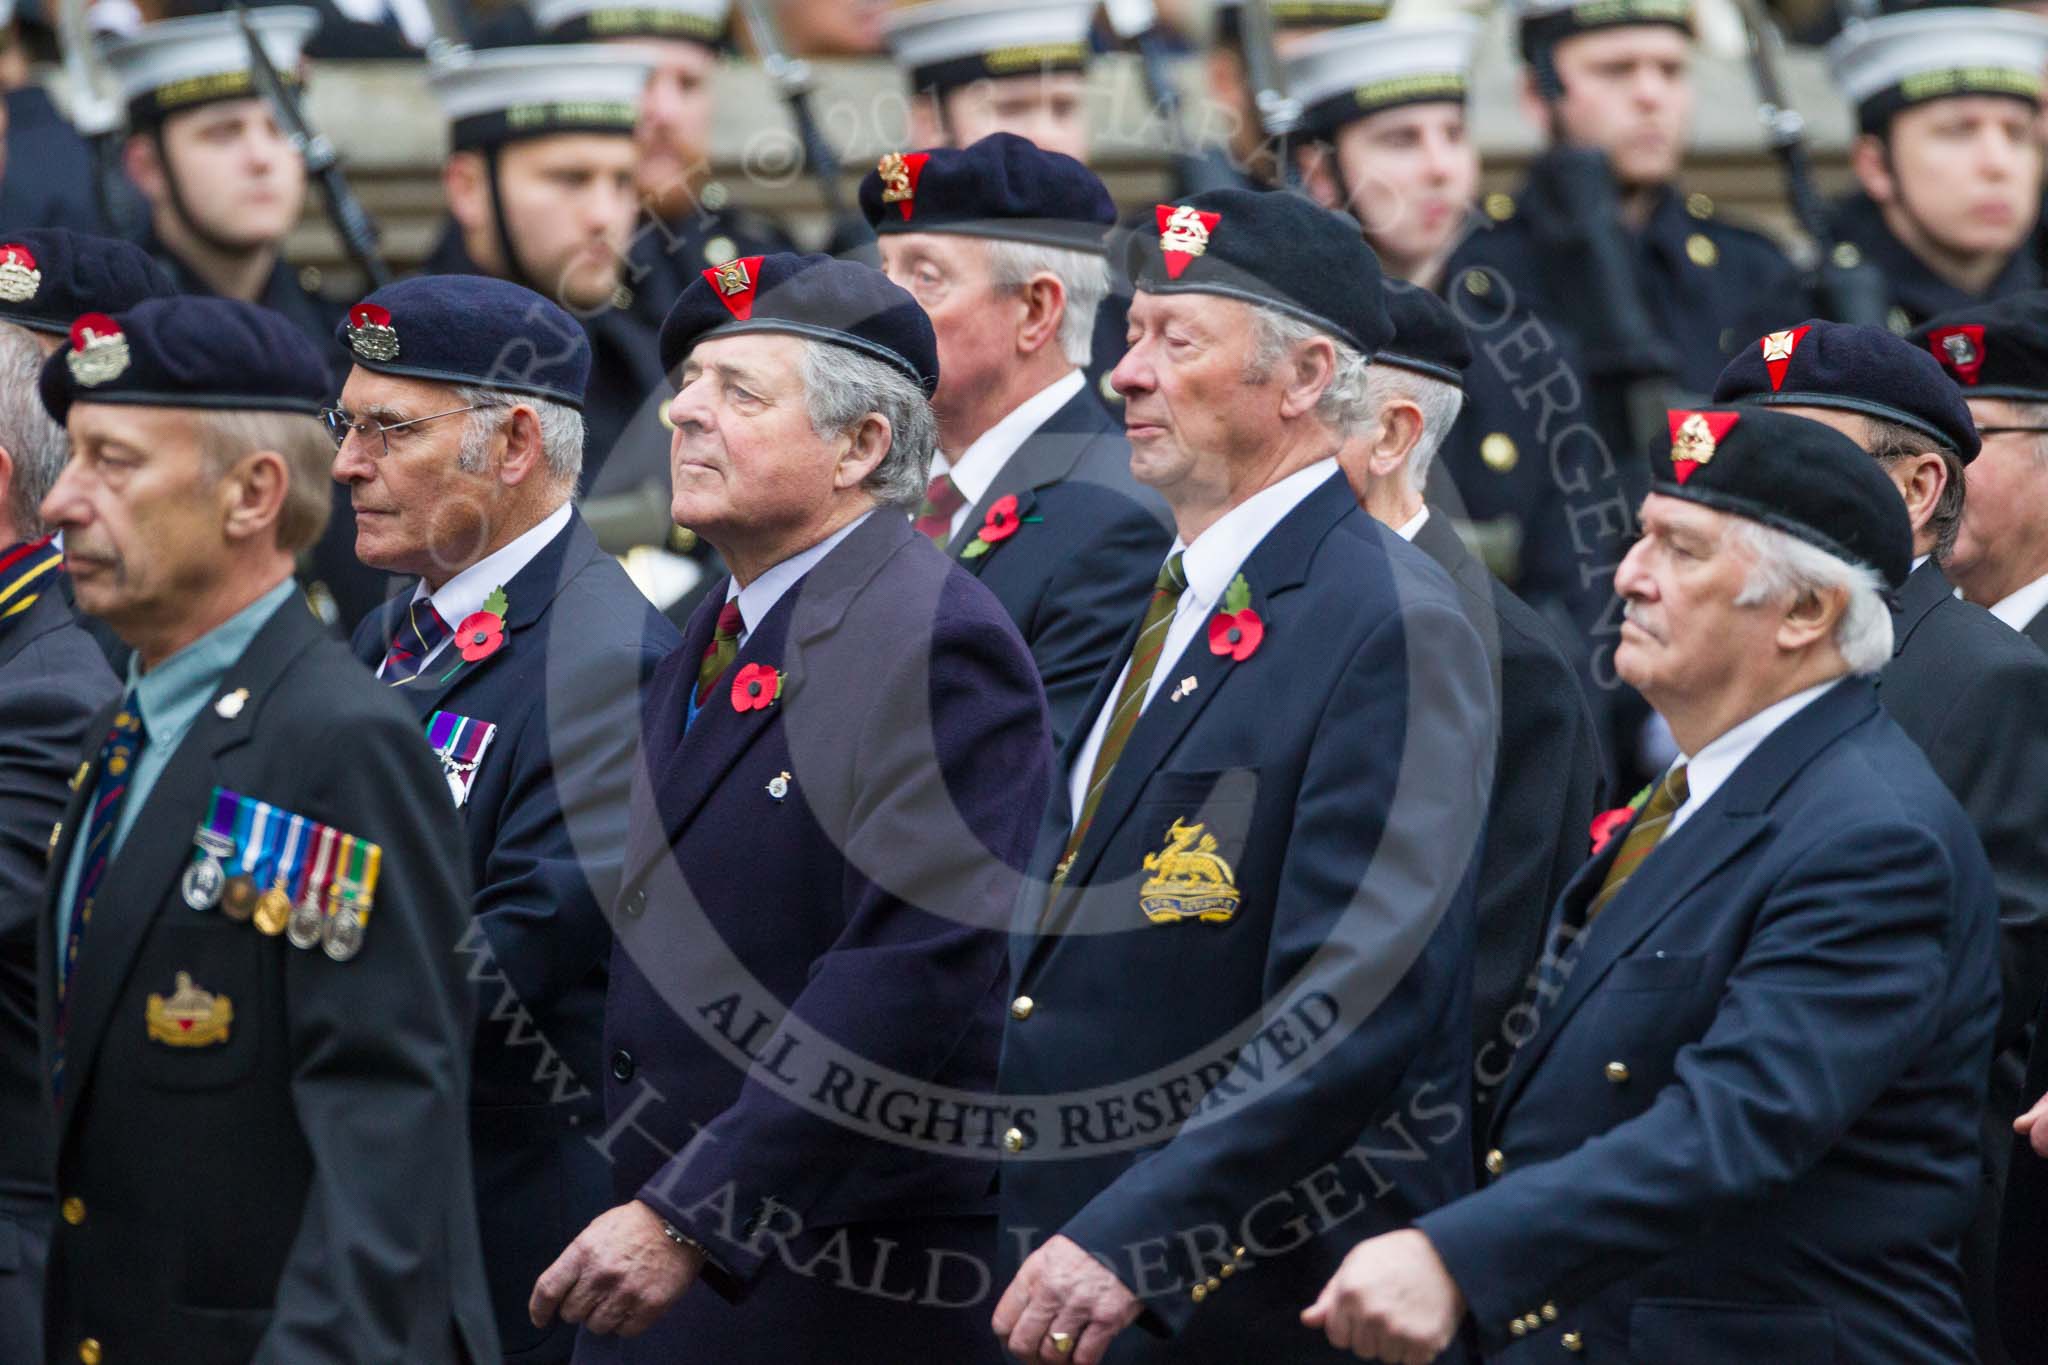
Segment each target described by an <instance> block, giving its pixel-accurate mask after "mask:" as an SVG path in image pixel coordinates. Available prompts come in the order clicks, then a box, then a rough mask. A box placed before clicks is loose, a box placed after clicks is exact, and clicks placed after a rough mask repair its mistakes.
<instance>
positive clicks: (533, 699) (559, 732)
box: [355, 514, 677, 1362]
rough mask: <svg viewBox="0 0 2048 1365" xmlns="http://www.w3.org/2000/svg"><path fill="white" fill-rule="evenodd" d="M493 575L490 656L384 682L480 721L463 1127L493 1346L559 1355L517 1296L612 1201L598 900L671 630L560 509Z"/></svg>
mask: <svg viewBox="0 0 2048 1365" xmlns="http://www.w3.org/2000/svg"><path fill="white" fill-rule="evenodd" d="M504 589H505V597H506V603H507V611H506V617H505V625H506V629H505V637H504V643H503V644H502V645H501V646H499V648H498V650H497V651H496V652H495V653H493V654H491V655H489V656H487V657H486V658H483V659H480V660H478V661H477V662H475V663H463V662H462V661H461V660H460V657H459V656H458V654H457V653H456V649H455V646H454V645H453V644H451V645H450V646H449V647H448V648H447V649H445V650H443V651H442V652H441V654H440V655H438V656H436V657H435V658H434V659H433V660H432V661H431V662H430V663H429V664H428V665H427V667H426V668H425V669H424V670H422V671H421V673H420V675H419V677H417V678H416V679H414V680H413V681H412V682H410V683H406V684H404V685H401V686H398V687H395V688H392V689H391V690H392V692H393V693H394V694H395V695H396V696H398V697H399V698H401V699H402V700H404V701H406V702H407V703H409V704H410V706H411V707H412V709H413V711H414V712H415V713H416V714H417V715H418V716H419V718H420V722H421V725H422V726H423V727H424V725H425V724H426V722H427V720H428V719H429V718H430V717H431V716H432V715H433V713H434V712H436V711H452V712H454V713H456V714H457V715H461V716H467V717H469V718H471V719H473V720H479V721H484V722H487V723H489V724H491V725H495V726H496V727H497V733H496V734H495V735H494V736H493V737H492V739H491V742H490V747H489V748H487V749H486V750H485V751H484V754H483V758H482V760H481V761H480V762H479V764H478V765H477V768H476V770H475V773H474V776H473V780H472V783H471V786H470V789H469V795H468V799H467V800H466V801H465V802H464V804H463V806H462V809H461V815H462V820H463V826H464V831H463V832H464V835H465V837H466V839H467V842H468V850H467V857H466V859H465V861H466V862H467V865H468V868H469V875H470V879H471V881H472V882H473V883H474V884H475V886H476V897H475V900H474V901H473V902H472V908H473V911H474V914H475V929H476V930H480V931H481V932H480V933H476V932H472V934H471V935H470V936H469V937H468V938H467V939H466V940H465V943H464V955H465V959H466V961H465V966H466V967H467V970H468V976H469V979H470V980H471V981H472V982H473V983H474V985H475V988H476V990H477V993H478V999H477V1021H478V1023H477V1035H476V1043H475V1052H474V1057H473V1059H472V1063H471V1065H472V1087H473V1088H472V1093H471V1096H470V1105H471V1107H470V1140H471V1142H472V1144H473V1146H474V1148H475V1164H476V1176H477V1203H478V1209H479V1213H480V1216H481V1218H482V1220H483V1229H484V1242H483V1244H484V1258H485V1259H484V1267H485V1270H486V1271H487V1272H488V1275H489V1279H490V1285H491V1298H492V1302H493V1304H494V1305H495V1308H496V1312H497V1317H498V1331H499V1334H500V1336H501V1337H502V1338H503V1343H504V1348H505V1352H506V1355H507V1358H508V1359H513V1360H518V1361H521V1362H538V1361H561V1360H567V1359H568V1358H569V1353H570V1351H571V1349H572V1348H573V1346H574V1343H575V1335H576V1334H575V1328H574V1327H573V1326H571V1325H568V1324H563V1323H560V1322H559V1321H558V1322H557V1323H555V1324H553V1325H552V1326H551V1327H550V1328H549V1329H547V1330H546V1331H536V1330H535V1328H534V1326H533V1324H532V1322H530V1321H529V1320H528V1319H527V1316H526V1304H527V1300H528V1298H529V1297H530V1296H531V1295H532V1293H533V1282H534V1280H535V1279H537V1278H538V1277H539V1275H540V1273H541V1271H543V1270H545V1269H547V1267H548V1265H549V1264H550V1263H552V1262H553V1260H554V1259H555V1257H556V1256H558V1255H560V1254H561V1251H562V1248H564V1247H565V1246H567V1245H568V1244H569V1242H570V1241H572V1240H573V1239H574V1238H575V1236H576V1234H577V1233H579V1232H581V1231H582V1230H583V1226H584V1224H585V1223H587V1222H589V1221H590V1219H592V1218H594V1217H596V1216H597V1215H598V1214H599V1213H601V1212H603V1211H604V1210H605V1209H606V1208H608V1207H609V1206H610V1188H611V1186H610V1175H609V1172H608V1171H607V1170H606V1168H605V1164H604V1160H603V1157H602V1156H601V1155H600V1154H599V1153H598V1151H597V1150H596V1149H595V1148H593V1147H592V1146H591V1145H590V1143H589V1142H587V1141H586V1140H585V1138H586V1137H587V1136H588V1134H590V1133H591V1132H592V1131H593V1130H594V1129H596V1128H597V1126H598V1125H599V1123H600V1122H601V1121H602V1119H603V1114H604V1111H603V1097H602V1094H601V1093H600V1091H599V1089H598V1076H599V1074H600V1067H601V1063H600V1050H601V1046H602V1040H603V1033H604V989H605V967H606V963H607V961H608V960H609V957H610V953H611V933H610V930H609V928H608V926H607V925H606V923H605V919H604V912H603V909H602V907H603V906H605V905H608V904H609V903H610V901H611V898H612V897H613V896H614V895H615V894H616V892H617V889H618V877H619V861H620V859H621V858H622V857H623V856H624V851H625V847H624V846H625V837H626V794H627V789H628V785H629V783H630V781H631V777H632V755H633V751H634V744H633V734H634V726H635V717H636V715H637V712H638V706H639V689H640V686H641V683H642V681H643V678H644V677H645V675H646V674H648V673H651V672H652V671H653V668H654V665H655V664H656V663H658V662H659V661H660V659H661V658H662V657H663V656H664V655H666V654H667V653H668V652H669V651H670V650H671V649H673V648H674V647H675V644H676V640H677V636H676V630H675V627H674V626H672V625H670V624H669V623H668V621H667V619H666V618H664V617H663V616H662V615H661V613H659V612H657V611H656V610H655V609H654V607H653V606H652V605H651V604H650V603H649V602H648V601H647V599H646V598H645V597H643V596H641V595H640V591H639V589H637V588H635V587H634V586H633V583H632V580H630V579H629V578H627V577H626V574H625V571H624V570H623V569H621V568H620V567H619V565H618V562H617V561H616V560H614V559H612V558H611V556H609V555H607V554H605V553H604V552H603V551H601V550H599V549H598V547H597V541H596V539H595V538H594V537H593V536H592V535H591V533H590V530H589V528H588V527H586V526H585V525H584V524H583V519H582V518H581V517H578V516H575V515H573V514H572V515H571V517H570V520H569V524H568V525H567V526H566V527H564V528H563V529H562V531H561V532H560V533H559V534H558V535H556V536H555V537H554V539H552V540H550V541H549V542H548V543H547V544H546V545H545V546H544V547H542V549H541V551H540V553H539V554H537V555H535V556H534V557H533V559H532V560H530V561H528V563H527V565H526V567H525V568H523V569H521V570H520V571H519V572H518V573H517V574H515V575H514V576H513V578H512V580H511V581H510V582H509V583H506V584H505V585H504ZM411 599H412V594H411V593H410V592H404V593H400V594H399V595H398V596H396V597H394V598H392V599H391V602H390V603H389V604H388V605H387V606H386V607H384V608H383V609H382V610H381V611H379V612H378V613H377V614H376V615H375V616H372V617H370V618H369V619H367V620H366V621H364V623H363V624H362V626H361V627H360V628H359V629H358V630H357V632H356V639H355V652H356V657H357V658H359V659H361V660H363V662H365V663H366V664H368V665H369V666H370V667H371V668H373V669H374V668H375V667H376V666H377V664H378V663H379V662H380V661H381V660H382V659H383V657H384V652H385V649H386V648H387V647H388V645H389V643H390V638H391V634H392V632H393V631H394V630H396V629H397V628H398V625H399V623H401V622H402V621H403V620H404V614H403V612H404V608H405V607H406V605H407V604H408V603H409V602H410V601H411ZM448 624H449V625H450V626H455V625H458V624H460V623H459V622H455V621H450V622H449V623H448ZM458 665H459V666H458ZM451 674H452V676H450V675H451ZM422 742H424V735H423V737H422Z"/></svg>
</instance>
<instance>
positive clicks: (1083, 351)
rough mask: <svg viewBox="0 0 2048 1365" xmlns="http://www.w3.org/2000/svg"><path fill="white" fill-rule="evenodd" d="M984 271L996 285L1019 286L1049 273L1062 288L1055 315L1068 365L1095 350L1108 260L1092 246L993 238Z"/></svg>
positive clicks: (1105, 295) (1106, 289) (1084, 360)
mask: <svg viewBox="0 0 2048 1365" xmlns="http://www.w3.org/2000/svg"><path fill="white" fill-rule="evenodd" d="M988 272H989V276H990V278H991V279H992V280H993V281H994V283H995V287H996V288H998V289H1022V288H1023V287H1024V286H1025V285H1027V284H1029V283H1030V282H1031V277H1032V276H1034V275H1050V276H1052V277H1053V278H1054V279H1056V280H1058V281H1059V282H1060V288H1061V289H1062V290H1064V291H1065V292H1066V296H1067V308H1066V312H1065V313H1063V314H1061V315H1060V332H1059V341H1060V350H1061V351H1063V352H1064V353H1065V354H1066V357H1067V361H1068V363H1069V364H1073V365H1086V364H1087V363H1088V362H1089V360H1090V359H1091V358H1092V357H1093V354H1094V350H1095V314H1096V312H1097V311H1098V310H1100V309H1101V307H1102V301H1103V300H1104V299H1106V298H1108V297H1109V262H1108V261H1107V260H1105V259H1104V258H1103V257H1101V256H1099V255H1097V254H1096V253H1094V252H1091V251H1075V250H1073V249H1071V248H1068V247H1058V246H1042V245H1040V244H1039V243H1037V242H1012V241H992V242H990V243H989V244H988Z"/></svg>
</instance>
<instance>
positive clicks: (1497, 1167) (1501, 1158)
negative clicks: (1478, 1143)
mask: <svg viewBox="0 0 2048 1365" xmlns="http://www.w3.org/2000/svg"><path fill="white" fill-rule="evenodd" d="M1507 1168H1508V1159H1507V1156H1506V1154H1504V1153H1503V1152H1502V1151H1501V1149H1500V1148H1498V1147H1496V1148H1494V1149H1493V1150H1492V1151H1490V1152H1488V1153H1487V1154H1486V1173H1487V1174H1488V1175H1499V1174H1500V1173H1501V1172H1502V1171H1505V1170H1506V1169H1507Z"/></svg>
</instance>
